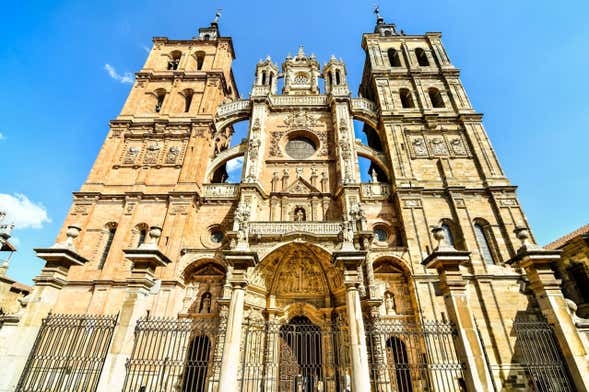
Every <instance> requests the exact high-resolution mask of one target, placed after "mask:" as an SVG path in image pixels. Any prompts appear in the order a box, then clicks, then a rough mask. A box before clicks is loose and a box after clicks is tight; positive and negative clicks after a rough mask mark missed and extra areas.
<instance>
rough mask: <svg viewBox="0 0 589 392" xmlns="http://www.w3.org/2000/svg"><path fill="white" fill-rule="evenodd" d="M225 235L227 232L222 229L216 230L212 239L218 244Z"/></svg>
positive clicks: (212, 234)
mask: <svg viewBox="0 0 589 392" xmlns="http://www.w3.org/2000/svg"><path fill="white" fill-rule="evenodd" d="M224 237H225V234H223V232H222V231H220V230H216V231H213V232H212V233H211V241H212V242H214V243H215V244H218V243H220V242H221V241H223V238H224Z"/></svg>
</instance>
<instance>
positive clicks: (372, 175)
mask: <svg viewBox="0 0 589 392" xmlns="http://www.w3.org/2000/svg"><path fill="white" fill-rule="evenodd" d="M370 182H372V183H373V184H376V183H378V174H377V173H376V170H374V169H372V170H371V172H370Z"/></svg>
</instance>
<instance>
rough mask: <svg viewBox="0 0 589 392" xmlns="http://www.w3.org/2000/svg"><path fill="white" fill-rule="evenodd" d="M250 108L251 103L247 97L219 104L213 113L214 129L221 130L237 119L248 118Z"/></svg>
mask: <svg viewBox="0 0 589 392" xmlns="http://www.w3.org/2000/svg"><path fill="white" fill-rule="evenodd" d="M251 110H252V103H251V101H249V100H247V99H240V100H237V101H233V102H228V103H224V104H222V105H219V107H218V108H217V113H216V114H215V127H216V129H217V130H222V129H225V128H227V127H228V126H229V125H231V124H234V123H236V122H238V121H243V120H247V119H249V118H250V114H251Z"/></svg>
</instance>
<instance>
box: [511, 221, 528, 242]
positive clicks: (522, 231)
mask: <svg viewBox="0 0 589 392" xmlns="http://www.w3.org/2000/svg"><path fill="white" fill-rule="evenodd" d="M513 232H514V233H515V236H516V237H517V239H518V240H520V241H521V243H522V246H526V245H530V241H529V240H530V231H529V230H528V228H527V227H525V226H521V225H517V226H516V227H515V230H513Z"/></svg>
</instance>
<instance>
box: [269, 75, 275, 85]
mask: <svg viewBox="0 0 589 392" xmlns="http://www.w3.org/2000/svg"><path fill="white" fill-rule="evenodd" d="M272 76H274V75H273V74H272V72H270V73H269V74H268V86H272Z"/></svg>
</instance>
